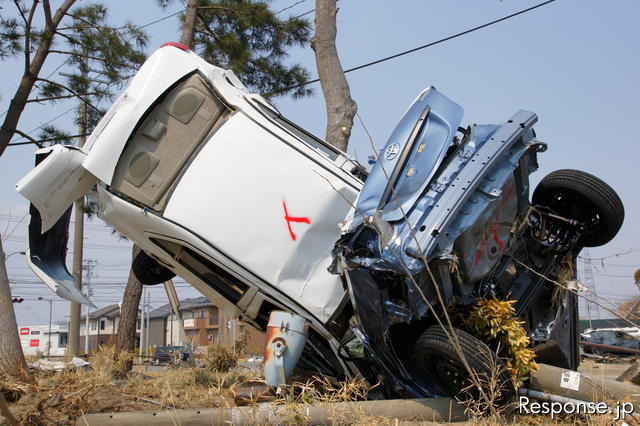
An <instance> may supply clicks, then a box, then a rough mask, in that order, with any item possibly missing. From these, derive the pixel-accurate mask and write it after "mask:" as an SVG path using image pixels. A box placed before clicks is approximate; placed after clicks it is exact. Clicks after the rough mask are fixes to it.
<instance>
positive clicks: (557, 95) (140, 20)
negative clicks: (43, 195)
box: [0, 0, 640, 325]
mask: <svg viewBox="0 0 640 426" xmlns="http://www.w3.org/2000/svg"><path fill="white" fill-rule="evenodd" d="M60 3H61V2H60V1H53V4H54V6H57V5H58V4H60ZM106 3H107V4H108V6H109V8H110V11H111V22H112V23H115V24H119V23H122V22H123V21H124V20H125V19H130V20H132V21H133V22H134V23H136V24H139V25H143V24H146V23H149V22H152V21H154V20H157V19H159V18H162V17H165V16H168V15H170V14H172V13H174V12H176V11H177V10H179V8H178V7H177V4H176V5H173V6H172V7H170V8H168V9H165V10H162V9H160V8H158V7H156V5H155V2H154V1H153V0H137V1H135V2H132V1H124V0H110V1H109V2H106ZM295 3H298V2H297V1H296V0H288V1H281V0H278V1H273V2H272V7H273V9H274V10H281V9H283V8H285V7H287V6H290V5H293V4H295ZM537 3H538V2H530V1H522V0H519V1H516V0H503V1H499V0H466V1H463V0H429V1H427V0H401V1H394V2H390V1H382V0H341V1H339V5H340V7H341V8H340V12H339V14H338V50H339V53H340V57H341V61H342V64H343V67H344V68H345V69H348V68H351V67H354V66H357V65H360V64H363V63H367V62H370V61H373V60H376V59H380V58H383V57H386V56H389V55H392V54H395V53H398V52H401V51H404V50H407V49H411V48H413V47H416V46H420V45H423V44H426V43H429V42H432V41H435V40H438V39H441V38H443V37H446V36H449V35H452V34H455V33H458V32H460V31H464V30H466V29H468V28H471V27H475V26H477V25H481V24H484V23H486V22H489V21H492V20H494V19H497V18H500V17H502V16H505V15H509V14H511V13H513V12H516V11H518V10H521V9H524V8H527V7H529V6H532V5H534V4H537ZM2 7H3V11H2V13H3V14H4V13H9V12H11V11H12V9H13V5H12V4H10V3H9V2H3V3H2ZM313 7H314V1H313V0H306V1H302V2H300V3H299V4H296V5H295V6H294V7H293V8H291V9H287V10H285V11H283V12H282V13H281V15H282V16H284V17H286V16H288V15H299V14H302V13H305V12H308V11H310V10H312V9H313ZM306 16H307V17H308V18H310V19H311V20H312V19H313V14H309V15H306ZM638 16H640V2H638V1H637V0H613V1H603V0H600V1H596V0H557V1H556V2H554V3H551V4H549V5H547V6H544V7H542V8H539V9H536V10H534V11H532V12H530V13H527V14H525V15H521V16H518V17H516V18H513V19H511V20H508V21H506V22H501V23H499V24H496V25H494V26H491V27H489V28H485V29H482V30H479V31H476V32H474V33H471V34H468V35H465V36H463V37H460V38H457V39H455V40H451V41H448V42H445V43H442V44H439V45H437V46H434V47H431V48H428V49H425V50H421V51H418V52H415V53H412V54H410V55H407V56H403V57H400V58H397V59H394V60H391V61H387V62H384V63H381V64H378V65H375V66H372V67H368V68H365V69H362V70H359V71H355V72H353V73H350V74H348V80H349V84H350V87H351V93H352V96H353V98H354V100H355V101H356V102H357V103H358V110H359V114H360V117H361V118H362V121H363V122H364V124H365V126H366V127H367V129H368V131H369V132H370V133H371V135H372V138H373V141H374V144H375V146H376V147H379V146H382V145H384V143H385V142H386V138H387V137H388V135H389V134H390V133H391V131H392V130H393V128H394V125H395V124H396V123H397V121H398V120H399V118H400V117H401V116H402V114H403V112H404V110H405V109H406V108H407V106H408V105H409V104H410V102H411V101H412V100H413V99H414V98H415V97H416V96H417V94H418V93H419V92H420V91H421V90H422V89H424V88H425V87H427V86H429V85H434V86H436V87H437V88H438V89H439V90H440V91H442V92H443V93H444V94H446V95H447V96H449V97H450V98H451V99H453V100H455V101H456V102H458V103H459V104H460V105H462V106H463V108H464V109H465V118H464V123H465V124H472V123H478V124H485V123H499V122H503V121H506V120H508V119H509V118H510V117H511V115H513V114H514V113H515V112H516V111H518V110H519V109H526V110H530V111H534V112H536V113H537V114H538V116H539V119H540V121H539V122H538V124H537V125H536V126H535V129H536V132H537V135H538V138H539V139H540V140H542V141H544V142H547V143H548V144H549V150H548V151H547V152H545V153H543V154H540V156H539V163H540V170H539V171H538V172H537V173H535V174H534V175H533V176H532V179H533V183H534V184H535V183H537V181H539V180H540V179H541V178H542V177H543V176H544V175H546V174H547V173H549V172H551V171H553V170H556V169H560V168H576V169H581V170H585V171H587V172H590V173H592V174H595V175H597V176H599V177H600V178H602V179H604V180H605V181H607V182H608V183H609V184H610V185H611V186H613V187H614V188H615V189H616V191H617V192H618V193H619V194H620V196H621V198H622V200H623V202H624V204H625V209H626V218H625V224H624V226H623V228H622V230H621V232H620V233H619V235H618V236H617V237H616V238H615V239H614V240H613V241H612V242H611V243H609V244H607V245H606V246H603V247H599V248H594V249H591V250H590V253H589V255H590V257H592V258H602V257H606V259H604V260H603V261H597V262H595V263H594V270H593V271H594V275H593V276H594V279H595V283H596V287H597V290H598V291H599V292H600V293H601V294H602V296H603V297H605V298H606V299H607V300H609V301H611V302H614V303H615V302H618V301H620V300H622V299H624V298H628V297H631V296H635V295H638V294H640V293H639V292H638V289H637V288H636V286H635V285H634V283H633V278H632V276H633V271H634V270H635V269H636V268H637V267H640V266H639V265H640V231H639V227H638V225H639V222H640V201H639V197H638V189H637V183H636V181H637V177H636V176H637V174H638V170H639V169H640V167H639V164H638V154H639V152H640V150H639V148H638V136H637V134H636V129H635V124H636V123H637V122H638V120H637V117H638V116H640V101H639V99H640V88H639V87H640V86H639V85H638V82H637V80H638V69H639V62H640V58H639V57H638V54H637V52H638V42H639V41H640V26H638V25H637V19H638ZM146 29H147V30H148V31H149V34H150V36H151V42H150V43H149V53H150V52H152V51H153V50H154V49H155V48H157V47H159V46H160V45H161V44H162V43H164V42H166V41H171V40H178V39H179V21H178V17H174V18H171V19H167V20H164V21H162V22H159V23H157V24H154V25H151V26H149V27H147V28H146ZM51 59H52V60H51V62H49V63H47V65H46V66H45V73H50V72H52V71H53V70H54V69H55V68H56V67H57V66H58V65H59V64H60V61H58V60H57V58H55V57H52V58H51ZM291 61H292V62H299V63H302V64H303V65H305V66H306V67H307V68H308V69H309V70H310V71H311V74H312V75H313V76H315V75H317V73H316V71H315V63H314V60H313V52H312V51H311V50H310V49H309V48H306V49H294V50H293V51H292V52H291ZM21 66H22V62H21V60H20V59H16V60H8V61H5V62H4V63H1V64H0V67H2V68H1V69H2V76H3V78H2V80H1V81H0V113H1V112H4V111H5V110H6V108H7V106H8V103H9V100H10V99H11V97H12V95H13V91H14V90H15V87H16V85H17V82H18V79H19V75H20V73H21V72H22V69H21ZM313 88H314V89H315V92H316V94H315V96H313V97H309V98H305V99H302V100H291V99H286V98H282V99H276V100H275V103H276V106H277V107H278V108H279V109H280V110H281V111H282V112H283V113H284V115H286V116H288V117H289V118H290V119H292V120H293V121H295V122H297V123H298V124H300V125H302V126H303V127H305V128H307V129H309V130H310V131H312V132H313V133H315V134H317V135H319V136H323V135H324V129H325V106H324V99H323V97H322V92H321V90H320V87H319V85H318V84H314V85H313ZM73 107H74V104H73V103H69V102H62V103H59V104H57V105H55V106H46V107H37V108H31V107H30V109H29V110H28V111H27V112H26V113H25V114H24V115H23V118H22V120H21V122H20V125H19V128H20V129H21V130H23V131H26V132H29V133H33V134H35V135H37V128H38V126H40V125H42V124H43V123H46V122H47V121H49V120H51V119H54V118H55V117H58V116H60V117H58V118H56V119H55V120H54V121H55V122H56V123H57V124H59V125H62V126H68V128H69V129H70V130H71V131H72V124H71V120H72V118H73V116H72V114H73ZM67 111H68V112H67ZM65 112H66V113H65ZM16 139H18V138H16ZM33 151H34V148H33V147H31V146H26V147H14V148H9V149H8V150H7V151H6V152H5V154H4V155H3V157H2V159H1V160H0V162H1V163H0V164H1V167H0V194H2V196H1V197H0V230H1V231H2V237H3V239H4V240H3V244H4V249H5V252H6V253H7V254H11V253H14V252H16V251H21V250H24V246H25V241H26V223H27V221H28V216H25V214H26V212H27V205H26V202H25V200H24V199H22V198H21V197H20V196H19V195H18V194H17V193H16V192H15V191H14V184H15V182H17V181H18V180H19V179H20V177H22V176H23V175H24V174H26V173H27V172H28V171H29V170H30V169H31V167H32V164H33V155H32V154H33ZM349 153H350V154H351V155H352V156H355V157H357V158H358V159H359V160H360V161H361V162H366V158H367V156H368V155H370V154H371V147H370V142H369V140H368V138H367V136H366V134H365V132H364V131H363V128H362V126H361V124H360V122H359V121H357V122H356V126H355V128H354V132H353V136H352V139H351V144H350V148H349ZM89 223H90V224H89V226H87V231H86V235H87V239H86V243H87V248H86V251H85V258H89V259H95V260H97V261H98V265H97V267H96V269H95V273H94V277H93V278H92V280H93V282H94V286H93V287H94V289H95V297H94V299H95V300H96V304H97V305H98V306H105V305H107V304H110V303H117V301H119V300H121V297H122V289H123V284H124V282H125V280H126V276H127V271H128V265H129V262H130V244H128V243H127V242H123V241H119V240H118V239H117V237H115V236H113V235H112V234H111V232H110V229H109V228H107V227H106V226H105V225H103V224H102V222H100V221H99V220H94V221H91V222H89ZM583 254H584V252H583ZM615 254H620V255H619V256H616V257H609V256H612V255H615ZM69 264H70V258H69ZM8 267H9V278H10V280H11V282H12V283H14V284H13V285H12V292H13V294H14V295H16V296H24V297H25V298H27V299H36V298H37V297H38V296H42V297H45V298H52V299H53V300H54V303H53V306H54V320H56V319H57V320H65V315H68V303H67V302H63V301H60V299H58V298H57V297H55V296H54V295H53V293H51V292H49V291H48V290H47V289H46V288H45V287H44V285H43V284H38V283H37V279H36V278H35V277H34V276H33V275H32V274H31V273H30V271H29V270H28V268H27V266H26V264H25V262H24V257H23V256H21V255H20V254H15V255H13V256H11V257H10V258H9V260H8ZM578 267H579V269H580V272H582V270H583V268H584V266H583V264H582V263H580V264H579V265H578ZM179 293H180V295H181V296H183V297H190V296H193V295H196V294H197V293H196V292H195V291H194V290H192V289H190V288H189V286H188V285H186V284H179ZM152 294H153V296H152V304H153V306H159V305H160V304H163V303H165V298H164V296H163V293H162V291H161V289H153V290H152ZM16 311H17V314H18V320H19V323H20V324H23V325H35V324H44V323H45V322H46V321H48V314H49V312H48V304H47V303H46V302H41V301H36V300H27V301H26V302H24V303H22V304H19V305H16ZM601 316H602V317H608V316H610V315H608V314H606V313H605V312H601Z"/></svg>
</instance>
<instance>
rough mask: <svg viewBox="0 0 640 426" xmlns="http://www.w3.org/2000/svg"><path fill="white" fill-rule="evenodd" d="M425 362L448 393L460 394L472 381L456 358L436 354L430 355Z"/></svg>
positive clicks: (432, 374)
mask: <svg viewBox="0 0 640 426" xmlns="http://www.w3.org/2000/svg"><path fill="white" fill-rule="evenodd" d="M425 363H426V367H427V370H429V372H430V374H431V376H432V377H433V378H434V379H435V380H436V381H437V382H438V385H439V386H440V387H441V388H443V389H442V390H444V391H446V392H447V393H450V394H454V395H455V394H458V393H460V392H461V391H462V390H463V389H464V388H466V387H467V386H468V385H469V383H470V382H469V374H468V373H467V371H466V369H465V368H464V366H462V365H461V363H459V362H457V360H455V359H451V358H444V357H442V356H440V355H435V354H434V355H428V356H427V357H426V358H425Z"/></svg>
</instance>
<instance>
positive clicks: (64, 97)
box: [27, 92, 101, 103]
mask: <svg viewBox="0 0 640 426" xmlns="http://www.w3.org/2000/svg"><path fill="white" fill-rule="evenodd" d="M100 94H101V93H97V92H96V93H85V94H82V95H75V94H72V95H60V96H50V97H46V98H34V99H29V100H27V103H31V102H47V101H56V100H60V99H69V98H75V97H78V96H98V95H100Z"/></svg>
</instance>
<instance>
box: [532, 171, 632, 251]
mask: <svg viewBox="0 0 640 426" xmlns="http://www.w3.org/2000/svg"><path fill="white" fill-rule="evenodd" d="M531 201H532V203H533V204H534V205H538V206H543V207H547V208H549V209H551V210H552V211H554V212H555V213H556V214H558V215H560V216H563V217H566V218H568V219H576V220H577V221H579V222H580V223H582V224H584V225H585V226H586V228H585V229H584V230H583V232H582V234H581V236H580V240H579V243H580V245H582V246H584V247H597V246H601V245H604V244H606V243H608V242H609V241H611V240H612V239H613V237H615V236H616V234H617V233H618V231H619V230H620V228H621V227H622V222H623V221H624V206H623V205H622V200H620V197H619V196H618V194H616V192H615V191H614V190H613V188H611V187H610V186H609V185H607V183H606V182H604V181H602V180H601V179H598V178H597V177H595V176H593V175H590V174H589V173H586V172H583V171H580V170H571V169H563V170H556V171H555V172H551V173H549V174H548V175H547V176H545V177H544V178H543V179H542V181H540V183H539V184H538V186H537V187H536V189H535V191H533V196H532V197H531Z"/></svg>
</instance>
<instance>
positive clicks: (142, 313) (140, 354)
mask: <svg viewBox="0 0 640 426" xmlns="http://www.w3.org/2000/svg"><path fill="white" fill-rule="evenodd" d="M142 291H143V292H144V293H142V306H141V308H142V309H140V349H139V350H138V355H139V356H140V364H142V350H143V349H144V298H145V296H146V294H147V288H146V287H144V289H143V290H142ZM136 323H137V321H136Z"/></svg>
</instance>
